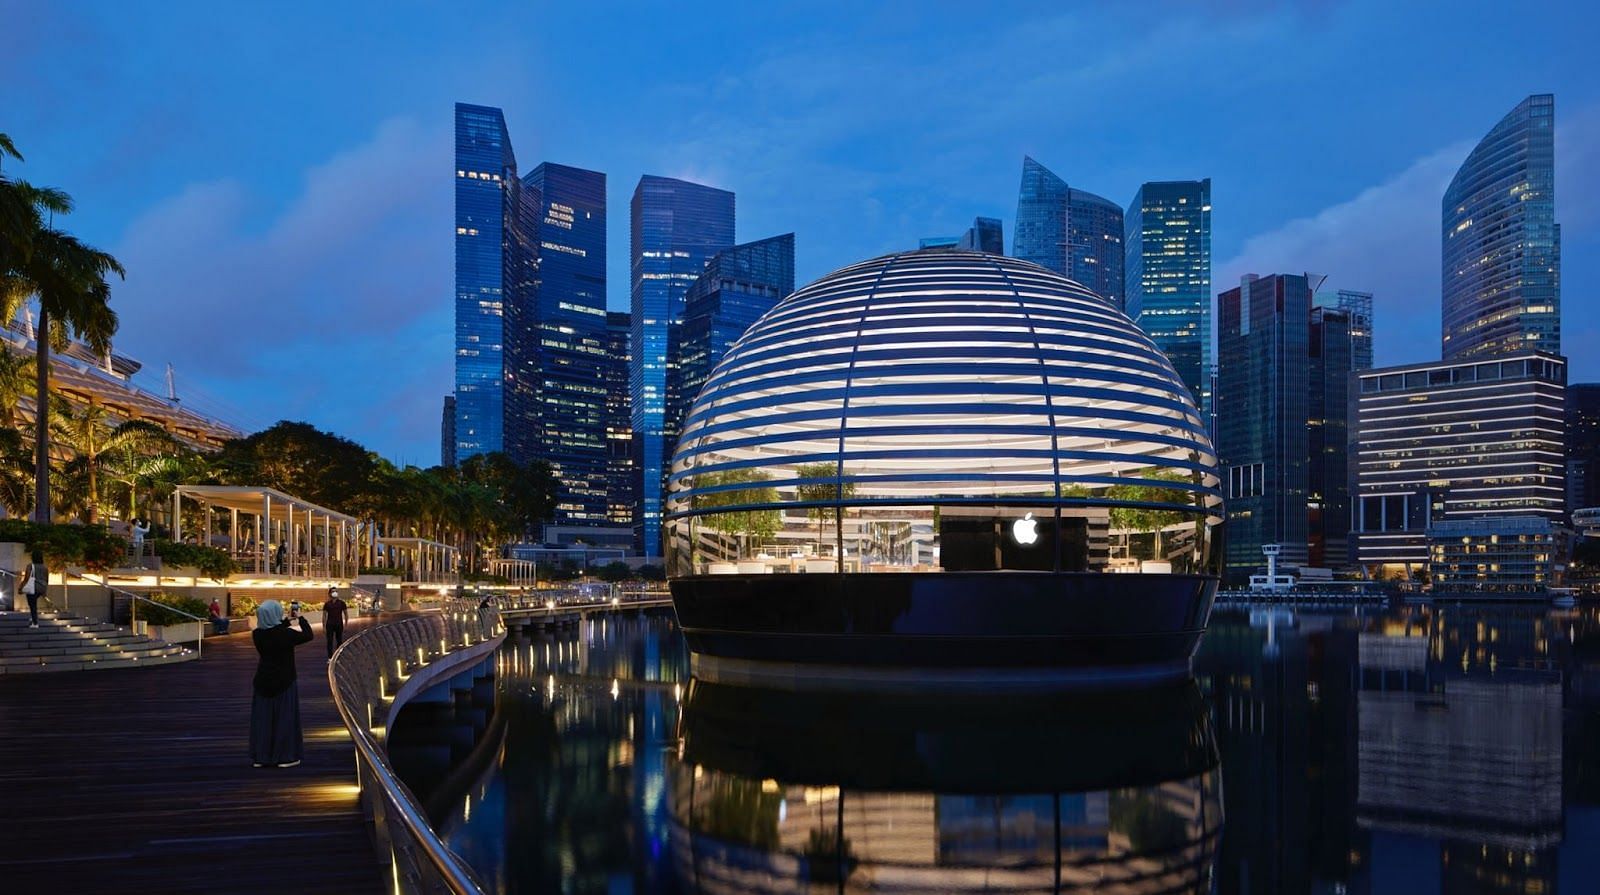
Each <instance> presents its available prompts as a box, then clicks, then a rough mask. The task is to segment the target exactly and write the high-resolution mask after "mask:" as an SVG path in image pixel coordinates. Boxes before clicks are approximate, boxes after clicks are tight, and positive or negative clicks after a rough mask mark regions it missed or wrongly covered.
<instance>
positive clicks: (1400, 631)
mask: <svg viewBox="0 0 1600 895" xmlns="http://www.w3.org/2000/svg"><path fill="white" fill-rule="evenodd" d="M498 668H499V676H498V679H497V681H496V683H495V685H494V686H493V687H492V688H488V687H485V688H482V689H480V691H479V692H477V693H476V694H474V697H473V698H472V699H470V700H465V699H463V700H460V701H459V702H458V704H457V705H455V706H427V705H423V706H415V707H408V708H407V710H406V712H405V713H404V714H403V716H402V719H401V721H400V722H399V723H398V724H397V725H396V730H395V734H394V740H393V753H394V755H395V759H396V764H397V766H399V767H400V768H401V770H402V773H403V775H404V776H405V777H406V779H407V780H408V782H410V783H411V784H412V785H413V788H414V789H415V790H416V791H417V792H418V794H419V796H420V797H422V798H423V800H424V801H425V802H426V803H427V806H428V808H429V812H430V814H431V816H432V817H433V819H434V822H435V824H436V826H437V827H438V828H439V829H440V830H441V832H442V833H443V834H444V836H445V838H446V840H447V842H448V843H449V844H450V846H451V848H453V849H455V850H456V852H457V853H458V854H460V855H462V856H463V858H465V859H466V860H467V861H468V862H470V863H471V864H472V865H473V867H474V868H475V869H476V870H477V871H478V873H479V874H480V876H481V877H482V878H483V879H484V880H486V881H488V882H489V883H490V884H491V885H492V886H493V887H494V888H495V889H496V890H498V891H504V892H519V893H520V892H574V893H577V892H596V893H629V892H637V893H645V892H664V893H690V892H729V893H732V892H807V893H812V892H844V891H895V892H924V891H926V892H944V891H988V892H1058V891H1059V892H1088V891H1120V892H1210V891H1213V890H1214V891H1218V892H1224V893H1233V892H1250V893H1258V892H1259V893H1278V892H1330V893H1332V892H1352V893H1365V892H1373V893H1377V892H1384V893H1387V892H1407V893H1409V892H1429V893H1432V892H1525V893H1537V892H1542V893H1556V892H1581V893H1590V892H1600V611H1597V610H1596V609H1593V608H1590V609H1584V610H1579V611H1566V612H1560V611H1552V610H1549V609H1547V608H1544V607H1517V606H1471V605H1467V606H1435V607H1409V606H1406V607H1395V608H1392V609H1383V610H1365V611H1357V612H1343V613H1313V612H1298V613H1297V612H1292V611H1286V610H1281V609H1279V610H1265V611H1255V612H1250V611H1225V610H1219V611H1218V613H1217V614H1216V616H1215V617H1214V618H1213V620H1212V624H1211V629H1210V631H1209V632H1208V634H1207V636H1206V638H1205V641H1204V642H1203V644H1202V647H1201V653H1200V656H1199V657H1198V659H1197V661H1196V665H1195V670H1196V677H1195V679H1194V680H1193V681H1190V682H1188V683H1185V684H1183V685H1181V686H1173V687H1165V688H1160V689H1156V690H1146V691H1139V692H1137V693H1110V694H1057V695H1049V694H1032V695H1021V694H1009V695H1003V696H984V695H973V694H954V693H944V694H941V693H933V694H928V695H926V696H923V697H918V698H907V697H903V696H902V697H894V698H890V697H872V696H868V695H862V694H842V695H831V696H825V695H804V694H794V693H783V692H777V691H764V690H752V689H747V688H739V687H725V686H724V687H719V686H715V685H708V684H707V683H705V682H701V681H690V680H689V677H688V662H687V656H686V654H685V652H684V647H683V642H682V639H681V637H679V636H678V634H677V632H676V630H675V629H674V628H673V625H672V622H671V616H670V613H660V614H654V615H644V616H638V615H633V616H619V617H615V618H610V619H597V620H594V621H591V622H588V623H585V624H584V625H583V626H582V627H580V628H573V629H568V630H566V631H563V632H561V633H559V634H556V635H552V636H548V637H533V638H528V639H524V640H520V641H508V642H507V645H506V646H505V647H504V648H503V649H502V651H501V654H500V656H499V661H498Z"/></svg>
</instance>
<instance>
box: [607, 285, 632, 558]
mask: <svg viewBox="0 0 1600 895" xmlns="http://www.w3.org/2000/svg"><path fill="white" fill-rule="evenodd" d="M632 343H633V315H631V314H629V313H627V312H626V311H611V312H609V313H607V314H606V354H605V360H604V365H605V382H606V518H607V520H608V521H610V522H611V524H612V525H623V526H628V527H629V528H632V527H633V525H634V523H635V522H636V521H637V519H635V516H636V514H637V513H638V509H639V481H638V479H639V471H638V470H637V469H635V468H634V458H633V422H632V418H633V397H632V395H631V393H630V392H629V390H628V375H629V371H630V369H631V368H632V366H633V354H632V350H631V348H630V347H629V346H630V345H632Z"/></svg>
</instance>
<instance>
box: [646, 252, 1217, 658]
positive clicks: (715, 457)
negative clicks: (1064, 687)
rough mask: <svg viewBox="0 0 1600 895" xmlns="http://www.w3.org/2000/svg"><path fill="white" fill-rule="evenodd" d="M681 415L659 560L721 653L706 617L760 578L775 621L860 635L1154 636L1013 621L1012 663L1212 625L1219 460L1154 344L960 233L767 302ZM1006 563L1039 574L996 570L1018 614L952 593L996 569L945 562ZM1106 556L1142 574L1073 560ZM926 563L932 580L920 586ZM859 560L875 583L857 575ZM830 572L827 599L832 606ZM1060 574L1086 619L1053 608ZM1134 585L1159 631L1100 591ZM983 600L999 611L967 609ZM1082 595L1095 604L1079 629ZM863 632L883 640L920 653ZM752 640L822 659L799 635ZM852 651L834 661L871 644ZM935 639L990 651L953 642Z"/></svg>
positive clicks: (1059, 280)
mask: <svg viewBox="0 0 1600 895" xmlns="http://www.w3.org/2000/svg"><path fill="white" fill-rule="evenodd" d="M681 431H682V434H681V436H680V437H679V442H678V448H677V452H676V454H675V455H674V457H673V460H672V465H671V477H670V482H669V499H668V505H667V508H666V509H667V514H666V515H667V533H668V537H667V552H668V568H669V574H670V575H671V576H672V577H673V578H674V579H676V583H675V585H674V596H675V597H676V598H678V600H679V602H678V609H679V616H680V619H681V620H682V621H683V623H684V626H685V629H686V633H687V634H688V636H689V639H690V646H691V648H692V649H694V651H695V652H696V653H697V654H707V653H711V654H715V653H719V652H720V653H722V654H724V655H732V653H731V652H729V650H728V649H727V648H728V647H730V646H732V644H731V643H728V642H727V638H726V637H724V643H723V644H722V646H721V647H714V646H713V645H712V644H710V643H709V642H708V640H707V639H706V638H705V637H702V636H700V632H699V631H698V630H697V629H698V628H701V627H704V628H712V627H716V628H719V629H720V630H721V631H722V632H724V634H726V633H727V632H731V631H733V632H736V631H746V632H748V630H749V629H748V627H747V626H748V625H749V624H752V623H757V622H758V620H757V619H753V618H748V617H738V616H739V613H737V612H736V613H735V615H728V614H727V611H728V610H730V609H733V608H734V604H735V603H738V602H739V601H740V600H743V599H749V600H764V599H767V598H770V600H767V602H768V603H769V606H768V607H766V608H763V609H762V610H761V611H760V613H759V614H761V615H762V616H763V617H764V618H765V619H766V623H767V624H781V625H782V627H779V628H773V629H772V630H771V631H770V633H773V634H785V635H789V634H794V633H796V632H797V631H800V630H808V631H811V627H810V626H812V625H814V624H822V625H824V626H825V627H826V626H829V625H833V626H835V627H837V626H839V625H843V626H844V627H853V628H854V630H853V631H851V632H849V633H852V634H856V635H863V634H865V635H880V634H881V635H889V634H893V635H906V634H929V635H938V636H944V637H947V636H949V635H952V634H962V635H974V636H989V635H992V636H995V637H1002V636H1005V637H1010V636H1012V635H1020V634H1023V633H1026V634H1027V635H1029V636H1032V637H1035V638H1043V639H1046V640H1048V639H1050V638H1052V637H1065V636H1071V637H1075V638H1079V639H1080V640H1081V639H1083V638H1085V637H1086V636H1090V635H1093V636H1099V635H1102V634H1116V635H1122V634H1126V635H1129V636H1130V637H1146V636H1149V635H1154V636H1155V638H1156V639H1154V640H1147V641H1145V642H1144V643H1142V644H1139V645H1134V644H1133V643H1132V642H1131V641H1129V642H1126V643H1122V644H1119V645H1118V647H1117V649H1115V650H1113V649H1109V648H1107V645H1106V644H1098V645H1097V644H1093V643H1088V642H1084V643H1083V644H1081V648H1080V649H1078V650H1077V651H1076V652H1075V653H1074V654H1073V656H1071V657H1070V658H1067V657H1064V656H1063V654H1062V652H1061V649H1060V647H1061V646H1062V644H1061V643H1060V642H1052V643H1033V644H1030V643H1027V642H1024V640H1016V641H1014V642H1013V643H1012V644H1011V646H1014V647H1016V650H1015V651H1014V652H1009V651H1008V654H1007V655H1006V656H1005V657H1003V658H1002V659H1001V662H1000V664H1010V665H1036V664H1062V663H1063V662H1065V663H1066V664H1080V665H1082V664H1105V663H1110V664H1119V665H1139V666H1146V667H1149V666H1156V665H1159V666H1162V667H1163V673H1183V672H1186V671H1187V660H1188V655H1189V654H1190V652H1192V648H1193V645H1194V642H1193V638H1192V637H1190V636H1189V635H1190V634H1193V635H1194V636H1195V637H1197V636H1198V632H1199V630H1201V629H1203V627H1204V622H1205V618H1204V611H1203V609H1202V608H1200V607H1203V606H1204V605H1205V604H1206V603H1208V602H1209V594H1210V592H1211V591H1213V590H1214V588H1215V580H1214V575H1215V573H1216V570H1217V568H1216V564H1215V563H1216V556H1217V546H1218V545H1217V543H1216V539H1215V538H1214V536H1213V532H1214V528H1215V526H1216V525H1217V523H1219V522H1221V520H1222V497H1221V493H1220V490H1219V486H1220V480H1219V478H1218V475H1217V458H1216V455H1215V452H1214V450H1213V449H1212V447H1211V444H1210V441H1209V440H1208V438H1207V436H1206V434H1205V426H1204V424H1203V422H1202V420H1201V418H1200V414H1199V413H1198V411H1196V409H1195V404H1194V401H1193V399H1192V398H1191V396H1190V395H1189V393H1188V391H1187V390H1186V389H1185V387H1184V385H1183V384H1182V381H1181V380H1180V379H1179V377H1178V375H1177V374H1176V373H1175V372H1174V371H1173V368H1172V365H1171V364H1170V363H1169V362H1168V361H1167V359H1166V357H1165V356H1164V355H1163V354H1162V353H1161V352H1160V351H1159V350H1158V349H1157V348H1156V347H1155V346H1154V345H1153V344H1152V343H1151V341H1150V339H1149V338H1148V337H1146V336H1145V335H1144V333H1143V332H1141V331H1140V330H1139V328H1138V327H1137V326H1135V325H1134V323H1133V322H1132V321H1131V320H1129V319H1128V318H1127V316H1125V315H1124V314H1123V313H1122V312H1121V311H1120V310H1118V309H1117V308H1115V307H1113V306H1112V305H1110V304H1109V303H1108V302H1106V301H1105V300H1103V299H1101V298H1100V297H1099V296H1097V295H1095V294H1094V293H1093V292H1090V291H1089V290H1087V289H1085V288H1084V287H1082V286H1080V285H1078V284H1077V283H1074V282H1072V281H1071V280H1068V279H1066V278H1064V277H1061V276H1059V275H1057V274H1054V273H1051V272H1050V271H1047V270H1045V269H1043V268H1041V267H1038V266H1036V265H1033V264H1028V263H1026V262H1022V261H1017V260H1015V259H1011V258H1005V257H1001V256H996V255H987V254H983V253H979V252H968V251H957V250H948V249H940V250H923V251H917V252H909V253H904V254H899V255H888V256H884V257H881V258H875V259H873V260H870V261H865V262H862V263H860V264H856V265H853V266H851V267H846V268H844V269H842V270H839V271H836V272H834V273H832V274H829V275H828V276H826V277H823V278H822V279H820V280H817V281H816V282H814V283H812V284H810V285H808V286H806V287H804V288H802V289H800V290H799V291H797V292H795V293H794V294H793V295H790V296H789V297H788V298H786V299H784V300H783V301H782V302H780V303H779V304H778V305H777V306H776V307H775V308H773V309H772V310H771V311H770V312H768V313H767V314H766V315H765V316H764V317H762V318H761V319H760V320H759V321H757V322H756V323H755V324H754V325H753V326H752V327H751V328H750V329H749V331H747V332H746V333H745V335H744V336H743V337H742V338H741V339H740V340H739V341H738V342H737V343H735V345H734V346H733V347H732V349H730V350H729V352H728V354H727V356H726V357H725V358H724V359H723V361H722V362H721V363H720V364H718V365H717V367H716V369H715V370H714V371H713V372H712V374H711V376H710V378H709V379H708V380H707V382H706V385H705V387H704V389H703V390H702V391H701V393H700V395H699V397H698V398H697V399H696V400H695V402H694V404H693V406H692V408H691V409H690V411H689V413H688V415H687V417H686V418H685V419H684V420H683V423H682V430H681ZM997 572H1032V573H1038V572H1048V573H1053V575H1052V577H1051V578H1050V579H1049V580H1047V581H1032V582H1029V583H1020V582H1013V581H1008V582H1007V583H1006V584H1005V585H1004V588H1005V589H1006V593H1007V595H1008V598H1009V599H1010V600H1011V601H1012V602H1011V605H1010V607H1009V610H1008V611H1009V612H1010V613H1012V614H1013V615H1014V616H1015V617H1014V618H1013V619H1012V621H1011V622H1001V621H1000V620H999V619H998V617H997V616H995V615H994V611H995V609H996V606H995V601H994V600H992V599H989V600H988V601H987V602H988V605H987V606H981V605H980V606H969V607H960V608H953V607H952V606H951V605H948V601H950V600H952V599H959V598H958V597H957V595H956V591H958V590H967V591H969V593H968V594H967V596H969V597H970V596H973V594H972V593H970V591H972V589H973V588H980V589H986V590H988V594H987V596H988V597H992V596H993V594H994V592H995V591H994V588H995V587H997V586H999V582H998V581H989V582H987V583H984V584H981V585H961V584H960V583H959V582H958V580H957V579H956V578H953V577H950V576H951V575H952V574H953V573H954V574H964V573H986V574H994V573H997ZM1105 572H1118V573H1134V577H1130V576H1127V575H1118V576H1116V577H1117V579H1118V581H1117V583H1116V584H1115V585H1112V584H1111V583H1109V582H1099V583H1096V582H1093V581H1087V580H1073V581H1071V582H1070V583H1069V581H1068V576H1076V578H1084V579H1086V578H1089V577H1094V576H1095V573H1105ZM818 573H824V574H828V575H829V576H830V580H828V581H823V580H820V579H819V577H818ZM878 573H899V574H895V575H892V576H890V575H881V574H878ZM932 573H937V576H938V578H939V579H940V581H938V582H937V583H928V584H922V583H919V582H922V581H923V579H924V578H925V576H927V575H929V574H932ZM1141 573H1142V574H1141ZM867 575H871V576H872V577H873V578H875V579H877V580H876V581H875V582H874V583H872V584H866V583H865V582H862V581H860V580H858V579H860V578H862V577H863V576H867ZM755 576H771V577H761V578H757V577H755ZM801 578H804V579H806V580H805V581H803V582H802V581H800V580H798V579H801ZM1156 578H1159V579H1161V580H1157V581H1150V582H1148V583H1145V582H1141V583H1138V584H1135V581H1136V579H1156ZM780 579H782V580H780ZM852 582H854V583H852ZM935 588H936V589H938V590H940V591H941V595H940V597H939V598H938V599H939V601H940V602H941V603H946V604H947V605H942V606H940V607H938V608H936V609H935V608H933V607H931V604H927V603H926V601H927V600H928V599H930V597H929V596H928V595H929V594H930V593H931V592H932V589H935ZM790 591H805V592H806V593H807V599H808V600H810V601H811V602H810V604H809V605H810V609H809V610H808V611H811V612H812V613H813V615H814V617H812V618H808V619H804V620H800V619H795V618H790V619H787V620H781V621H780V620H779V619H777V618H776V617H775V616H774V614H773V613H772V612H771V611H770V605H771V604H773V603H777V602H781V600H782V595H783V594H784V593H786V592H790ZM824 591H831V592H833V593H834V594H835V599H837V600H839V601H842V603H841V605H839V606H837V607H832V608H823V607H820V606H819V605H818V604H817V602H816V601H817V600H818V599H826V598H822V597H819V594H821V593H822V592H824ZM868 591H871V593H868ZM1066 593H1071V595H1072V597H1073V603H1072V611H1073V612H1074V613H1075V614H1076V617H1075V619H1074V620H1073V621H1074V622H1075V624H1067V623H1066V621H1065V620H1064V619H1062V618H1060V617H1059V616H1061V615H1062V613H1063V611H1064V610H1063V608H1062V606H1063V604H1062V602H1061V599H1060V598H1061V597H1062V596H1063V595H1064V594H1066ZM741 595H742V596H741ZM1141 597H1145V598H1149V599H1151V600H1153V601H1154V605H1152V606H1148V607H1144V608H1141V609H1140V610H1138V612H1137V613H1136V614H1137V615H1139V616H1141V617H1143V618H1145V619H1147V620H1149V621H1151V622H1153V623H1154V624H1155V625H1157V628H1148V627H1147V628H1139V629H1135V627H1136V626H1134V627H1130V626H1129V625H1127V624H1125V623H1111V624H1109V627H1107V623H1108V621H1110V620H1109V619H1107V618H1106V617H1105V615H1106V613H1107V612H1108V611H1111V609H1110V607H1101V606H1099V605H1097V604H1098V603H1099V602H1100V601H1115V602H1114V603H1113V604H1112V605H1113V606H1122V607H1126V606H1127V604H1128V603H1129V602H1130V601H1133V600H1136V599H1138V598H1141ZM707 600H712V601H714V602H717V603H718V604H719V605H718V606H717V607H716V608H715V610H714V611H712V613H711V615H704V614H701V613H699V612H698V611H697V610H698V609H705V608H708V607H707V604H706V601H707ZM1040 600H1042V601H1051V600H1053V601H1054V602H1055V606H1054V608H1048V607H1047V608H1045V609H1043V610H1042V611H1044V612H1045V615H1044V616H1040V615H1038V614H1037V611H1039V607H1037V606H1034V605H1031V604H1032V602H1033V601H1040ZM869 604H875V605H869ZM1116 611H1118V612H1121V613H1126V612H1127V609H1126V608H1123V609H1119V610H1116ZM841 613H842V614H843V615H841ZM1083 613H1087V615H1084V614H1083ZM849 614H855V615H856V617H855V618H853V619H851V618H846V617H845V616H848V615H849ZM983 614H987V615H990V616H991V617H990V618H988V619H985V620H984V623H977V624H974V622H975V621H976V620H977V619H976V618H975V616H977V615H983ZM1051 614H1054V615H1055V616H1057V617H1056V618H1051V617H1049V616H1050V615H1051ZM712 615H715V616H716V617H715V618H713V617H712ZM912 616H920V621H918V622H912V621H911V617H912ZM935 616H939V618H935ZM1090 616H1099V619H1098V621H1095V622H1092V623H1089V624H1087V626H1086V624H1085V623H1086V622H1088V621H1089V617H1090ZM1124 621H1125V620H1124ZM993 623H999V625H1000V626H999V628H996V627H994V624H993ZM908 624H909V625H911V627H907V625H908ZM986 627H987V628H990V630H988V631H985V630H984V629H985V628H986ZM811 633H818V632H816V631H811ZM838 633H846V632H845V631H843V630H840V631H839V632H838ZM902 642H904V641H903V638H902ZM947 645H948V644H947ZM766 646H768V647H774V646H777V644H775V643H771V642H769V643H768V644H767V645H766ZM856 646H857V647H860V648H861V649H862V650H865V651H867V652H870V653H871V654H872V656H874V657H876V660H877V661H891V662H893V661H909V662H912V663H914V664H926V663H925V662H924V661H923V658H922V657H916V656H910V655H900V656H890V655H888V654H886V653H884V652H880V651H878V650H876V649H874V648H873V647H872V646H871V645H869V644H868V643H867V642H866V641H857V644H856ZM897 649H898V647H896V650H897ZM780 651H781V650H780ZM741 652H742V655H740V656H739V658H743V659H763V658H766V659H777V660H779V661H809V662H817V661H824V657H822V656H819V655H815V654H807V653H806V652H805V651H801V652H800V653H795V654H790V655H761V654H759V653H761V650H748V649H747V650H743V651H741ZM850 652H851V651H850V650H845V651H844V652H842V653H835V654H834V655H832V656H831V657H827V659H826V660H827V661H834V662H836V663H837V664H843V665H850V666H856V665H861V664H863V663H864V661H865V663H866V664H871V661H872V660H866V659H864V657H863V656H862V655H856V654H848V653H850ZM889 652H890V653H892V652H895V650H890V651H889ZM1113 653H1115V654H1116V655H1115V656H1114V657H1113V656H1112V654H1113ZM943 657H944V660H946V661H945V663H944V664H952V663H959V664H963V665H966V666H968V667H973V666H984V665H989V664H991V662H990V659H989V658H986V657H983V656H980V655H977V654H976V653H973V652H970V651H964V650H963V649H962V648H960V646H959V645H956V648H955V649H953V650H948V651H944V652H943ZM1180 666H1181V667H1180Z"/></svg>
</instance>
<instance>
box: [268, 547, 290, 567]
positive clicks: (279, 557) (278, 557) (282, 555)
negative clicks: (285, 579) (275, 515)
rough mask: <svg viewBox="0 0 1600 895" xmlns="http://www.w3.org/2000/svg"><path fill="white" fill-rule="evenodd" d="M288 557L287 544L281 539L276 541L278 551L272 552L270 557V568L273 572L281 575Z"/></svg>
mask: <svg viewBox="0 0 1600 895" xmlns="http://www.w3.org/2000/svg"><path fill="white" fill-rule="evenodd" d="M288 559H289V545H287V544H285V543H284V542H283V541H279V542H278V552H277V553H276V554H274V555H273V558H272V563H273V567H272V570H273V571H274V572H276V573H278V574H279V575H282V574H283V567H284V565H285V563H287V561H288Z"/></svg>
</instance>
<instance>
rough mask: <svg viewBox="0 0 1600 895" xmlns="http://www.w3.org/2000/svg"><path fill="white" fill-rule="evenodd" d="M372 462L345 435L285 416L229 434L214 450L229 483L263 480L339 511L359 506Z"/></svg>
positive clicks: (367, 482) (244, 483)
mask: <svg viewBox="0 0 1600 895" xmlns="http://www.w3.org/2000/svg"><path fill="white" fill-rule="evenodd" d="M375 465H376V464H375V461H374V460H373V457H372V455H371V454H370V453H368V452H367V449H366V448H364V447H362V446H361V445H359V444H356V443H355V442H353V441H351V440H350V439H348V438H341V437H339V436H338V435H334V434H332V433H330V432H324V431H322V430H320V429H318V428H317V427H315V426H313V425H311V424H310V423H296V422H289V421H288V420H282V421H279V422H278V423H276V424H274V425H273V426H272V427H271V428H268V429H263V430H261V431H260V432H257V433H255V434H254V435H251V436H249V437H248V438H238V439H234V440H233V441H230V442H228V443H227V444H225V445H223V446H222V450H221V452H219V453H218V455H217V467H218V469H219V470H220V471H221V474H222V476H223V478H224V479H225V480H226V481H228V482H230V483H232V484H238V485H264V486H266V487H268V488H274V489H277V490H279V491H283V492H285V493H288V494H293V495H295V496H296V497H300V498H303V499H305V500H309V501H311V502H312V503H316V504H321V505H322V506H325V507H329V508H330V509H334V510H339V511H341V512H359V511H360V509H361V507H360V506H359V504H360V503H361V502H362V500H363V499H365V498H367V497H368V491H367V489H368V487H369V485H370V482H371V481H372V479H373V471H374V467H375Z"/></svg>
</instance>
